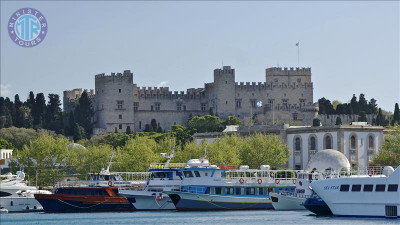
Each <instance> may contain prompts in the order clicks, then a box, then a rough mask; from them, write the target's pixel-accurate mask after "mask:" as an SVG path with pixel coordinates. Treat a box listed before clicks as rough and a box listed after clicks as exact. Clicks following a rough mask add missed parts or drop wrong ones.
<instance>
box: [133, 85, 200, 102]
mask: <svg viewBox="0 0 400 225" xmlns="http://www.w3.org/2000/svg"><path fill="white" fill-rule="evenodd" d="M137 91H138V94H139V97H141V98H160V97H168V98H188V99H189V98H200V97H201V95H202V93H203V92H204V88H189V89H187V90H186V93H185V92H184V91H174V92H172V91H170V90H169V87H154V88H152V87H140V88H138V89H137Z"/></svg>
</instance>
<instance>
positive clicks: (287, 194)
mask: <svg viewBox="0 0 400 225" xmlns="http://www.w3.org/2000/svg"><path fill="white" fill-rule="evenodd" d="M279 194H281V195H284V196H290V197H296V198H310V197H311V195H305V194H301V193H293V192H281V193H279Z"/></svg>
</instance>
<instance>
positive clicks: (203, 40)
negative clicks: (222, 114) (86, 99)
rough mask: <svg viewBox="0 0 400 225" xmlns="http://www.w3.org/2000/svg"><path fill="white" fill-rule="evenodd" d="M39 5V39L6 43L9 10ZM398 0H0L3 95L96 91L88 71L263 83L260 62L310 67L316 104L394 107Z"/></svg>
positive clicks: (179, 84)
mask: <svg viewBox="0 0 400 225" xmlns="http://www.w3.org/2000/svg"><path fill="white" fill-rule="evenodd" d="M23 7H32V8H36V9H38V10H39V11H41V12H42V13H43V14H44V16H45V17H46V19H47V22H48V34H47V36H46V38H45V40H44V41H43V42H42V43H41V44H40V45H38V46H36V47H33V48H22V47H19V46H17V45H16V44H14V43H13V42H12V41H11V39H10V37H9V36H8V32H7V27H6V26H7V22H8V19H9V18H10V16H11V14H12V13H13V12H15V11H16V10H18V9H19V8H23ZM399 11H400V8H399V2H397V1H390V2H371V1H368V2H360V1H351V2H325V1H319V2H318V1H313V2H305V1H301V2H271V1H265V2H210V1H204V2H203V1H200V2H189V1H187V2H181V1H174V2H159V1H156V2H135V1H132V2H129V1H123V2H107V1H98V2H97V1H88V2H78V1H70V2H48V1H44V2H21V1H18V2H11V1H9V2H4V1H2V2H1V32H0V33H1V94H2V96H8V97H12V98H14V97H13V96H14V95H15V94H19V95H20V97H21V98H22V99H24V100H25V98H26V97H27V95H28V93H29V91H34V92H35V94H36V93H37V92H44V93H45V94H46V95H47V94H48V93H57V94H60V95H61V96H62V92H63V91H64V90H70V89H73V88H78V87H81V88H88V89H91V88H94V75H95V74H98V73H106V74H110V73H111V72H122V71H123V70H126V69H130V70H132V72H133V75H134V82H135V83H137V84H138V86H152V87H154V86H158V85H164V86H165V85H167V86H169V87H170V90H172V91H183V90H186V89H187V88H192V87H195V88H199V87H203V86H204V83H206V82H212V79H213V70H214V69H215V68H220V67H222V64H223V65H230V66H232V67H233V68H235V69H236V81H238V82H242V81H243V82H246V81H247V82H264V81H265V68H267V67H271V66H287V67H295V66H297V48H296V46H295V44H296V43H297V42H300V66H307V67H311V70H312V80H313V82H314V101H317V100H318V99H319V98H321V97H326V98H329V99H330V100H334V99H338V100H340V101H342V102H346V101H348V100H350V98H351V97H352V95H353V93H354V94H356V95H357V96H358V95H359V94H360V93H364V94H365V95H366V97H367V99H370V98H375V99H377V101H378V104H379V106H380V107H382V108H384V109H386V110H390V111H393V108H394V104H395V102H400V100H399V99H400V91H399V89H400V88H399V87H400V79H399V70H400V68H399V67H400V66H399V60H400V59H399V52H400V50H399V48H400V47H399V44H400V43H399V25H400V24H399V23H400V22H399Z"/></svg>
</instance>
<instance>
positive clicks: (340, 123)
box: [335, 116, 342, 125]
mask: <svg viewBox="0 0 400 225" xmlns="http://www.w3.org/2000/svg"><path fill="white" fill-rule="evenodd" d="M335 124H336V125H342V119H341V118H340V117H339V116H338V117H336V123H335Z"/></svg>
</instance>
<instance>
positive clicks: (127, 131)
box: [126, 126, 132, 134]
mask: <svg viewBox="0 0 400 225" xmlns="http://www.w3.org/2000/svg"><path fill="white" fill-rule="evenodd" d="M126 134H132V130H131V126H127V127H126Z"/></svg>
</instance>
